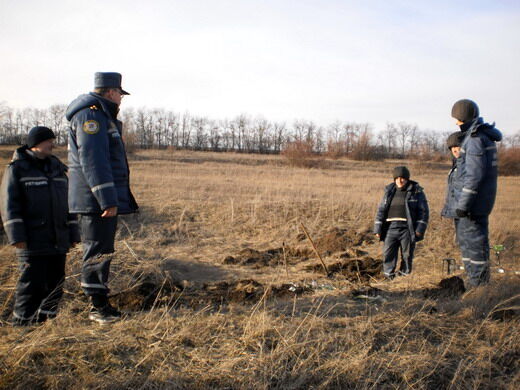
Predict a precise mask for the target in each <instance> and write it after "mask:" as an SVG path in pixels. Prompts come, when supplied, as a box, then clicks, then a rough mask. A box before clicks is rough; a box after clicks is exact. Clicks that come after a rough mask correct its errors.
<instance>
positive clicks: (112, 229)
mask: <svg viewBox="0 0 520 390" xmlns="http://www.w3.org/2000/svg"><path fill="white" fill-rule="evenodd" d="M79 224H80V229H81V240H82V243H83V267H82V272H81V287H82V288H83V291H84V292H85V294H86V295H88V296H90V297H92V298H93V300H94V299H95V298H100V297H106V296H107V294H108V292H109V289H108V286H107V283H108V276H109V273H110V263H111V261H112V255H111V254H112V253H114V240H115V236H116V229H117V217H112V218H101V216H100V215H92V214H84V215H81V216H80V220H79Z"/></svg>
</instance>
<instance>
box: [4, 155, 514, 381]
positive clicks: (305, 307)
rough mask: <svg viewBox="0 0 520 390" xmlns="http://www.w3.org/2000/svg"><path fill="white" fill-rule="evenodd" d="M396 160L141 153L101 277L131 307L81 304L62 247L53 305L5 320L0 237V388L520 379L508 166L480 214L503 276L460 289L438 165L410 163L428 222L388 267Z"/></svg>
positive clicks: (7, 293) (9, 287)
mask: <svg viewBox="0 0 520 390" xmlns="http://www.w3.org/2000/svg"><path fill="white" fill-rule="evenodd" d="M11 150H12V148H8V147H2V148H1V149H0V157H1V161H2V162H7V161H8V159H9V156H10V154H11V152H10V151H11ZM59 155H60V156H61V157H64V156H65V151H63V150H61V151H59ZM401 163H402V162H398V161H386V162H377V163H376V162H355V161H349V160H342V159H340V160H327V161H325V162H324V163H323V164H322V167H321V168H313V169H304V168H295V167H291V166H288V165H287V164H286V162H285V160H284V159H283V157H280V156H261V155H241V154H232V153H197V152H186V151H169V150H163V151H137V152H136V153H135V154H133V155H132V156H131V158H130V164H131V169H132V187H133V190H134V194H135V195H136V198H137V199H138V202H139V203H140V206H141V210H140V213H139V214H138V215H136V216H126V217H124V218H121V223H120V229H119V232H118V239H117V243H116V249H117V252H116V254H115V257H114V260H113V265H112V278H111V282H110V286H111V288H112V291H111V295H112V297H113V298H112V300H113V302H114V303H116V304H117V305H118V306H119V307H120V308H121V309H122V310H123V311H124V312H125V313H126V317H125V319H124V320H123V321H121V322H119V323H116V324H114V325H112V326H99V325H97V324H94V323H92V322H90V321H89V320H88V319H87V313H88V304H87V300H86V299H85V298H84V296H83V295H82V293H81V290H80V287H79V277H78V274H79V270H80V266H81V253H80V249H74V250H72V251H71V253H70V255H69V257H68V265H67V275H68V277H67V281H66V287H65V290H66V293H65V296H64V299H63V301H62V305H61V311H60V314H59V316H58V317H57V318H56V319H54V320H51V321H48V322H47V323H45V324H43V325H40V326H34V327H28V328H13V327H11V326H9V325H8V324H7V319H8V318H9V315H10V313H11V310H12V303H13V299H12V296H13V291H14V287H15V283H16V280H17V272H18V271H17V264H16V259H15V256H14V251H13V249H12V248H10V247H8V246H6V245H2V246H1V247H0V315H1V321H2V322H1V326H0V388H1V389H65V388H74V389H80V388H81V389H208V388H215V389H309V388H311V389H328V388H337V389H408V388H410V389H491V388H492V389H511V390H513V389H518V388H520V327H519V325H520V283H519V282H520V272H519V273H518V274H515V271H520V234H519V231H520V216H519V206H518V204H519V202H518V201H519V195H518V194H519V193H520V180H519V179H518V177H504V178H500V179H499V194H498V199H497V203H496V206H495V210H494V212H493V214H492V216H491V219H490V230H491V235H490V236H491V243H492V244H504V245H505V246H506V250H505V251H504V252H503V253H501V256H500V260H501V264H502V268H504V269H505V273H498V272H497V267H496V266H494V267H493V274H492V283H491V284H490V285H489V286H486V287H481V288H478V289H474V290H470V291H467V292H463V291H462V290H461V289H460V285H458V284H457V283H456V281H455V282H454V281H453V279H450V280H448V281H444V282H442V283H441V281H442V280H443V279H446V278H448V277H451V276H453V275H450V276H447V275H446V272H445V271H443V264H442V263H443V261H442V260H443V259H444V258H448V257H453V258H456V259H460V257H459V253H458V251H457V249H456V246H455V244H454V239H453V226H452V222H451V221H446V220H441V218H440V216H439V214H440V209H441V207H442V204H443V201H444V192H445V181H446V174H447V171H448V169H449V165H448V163H446V164H440V163H417V162H415V163H410V164H409V167H410V168H411V172H412V179H415V180H417V181H418V182H419V183H420V184H421V185H422V186H423V187H424V189H425V193H426V195H427V197H428V200H429V204H430V214H431V217H430V221H431V222H430V226H429V229H428V231H427V236H426V238H425V240H424V241H423V242H421V243H420V244H419V245H418V248H417V251H416V259H415V269H414V272H413V274H412V275H411V276H408V277H404V278H403V277H401V278H397V279H396V280H394V281H391V282H387V281H384V280H382V278H381V275H380V273H379V268H380V262H379V259H380V255H381V249H382V247H381V244H380V243H378V242H376V241H375V240H374V238H373V236H372V234H371V233H370V232H371V228H372V223H373V217H374V215H375V210H376V207H377V204H378V202H379V200H380V198H381V196H382V191H383V187H384V185H386V184H387V183H389V182H390V181H391V177H390V172H391V169H392V167H393V166H394V165H397V164H401ZM301 223H303V224H304V225H305V227H306V228H307V230H308V233H309V235H310V236H311V238H312V239H313V240H314V242H315V243H316V246H317V248H318V251H319V252H320V254H321V255H322V257H323V259H324V261H325V263H326V264H327V265H328V268H329V271H330V272H331V276H330V277H327V276H326V275H325V274H324V272H323V270H322V269H321V266H320V265H319V264H320V263H319V260H318V258H317V256H316V255H315V253H314V252H313V250H312V247H311V245H310V242H309V240H308V239H307V238H306V237H305V235H304V234H303V231H302V229H301ZM4 243H5V240H4ZM493 262H494V263H493V264H494V265H495V262H496V259H495V256H493ZM461 272H462V271H457V274H460V276H462V274H461Z"/></svg>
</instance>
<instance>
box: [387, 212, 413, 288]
mask: <svg viewBox="0 0 520 390" xmlns="http://www.w3.org/2000/svg"><path fill="white" fill-rule="evenodd" d="M399 248H401V265H400V267H399V271H400V272H401V273H403V274H409V273H410V272H412V262H413V253H414V249H415V241H412V237H411V236H410V230H409V229H408V224H407V223H406V222H391V223H390V226H389V227H388V232H387V233H386V237H385V243H384V247H383V271H384V273H385V276H387V277H390V278H392V277H394V276H395V269H396V266H397V256H398V254H399Z"/></svg>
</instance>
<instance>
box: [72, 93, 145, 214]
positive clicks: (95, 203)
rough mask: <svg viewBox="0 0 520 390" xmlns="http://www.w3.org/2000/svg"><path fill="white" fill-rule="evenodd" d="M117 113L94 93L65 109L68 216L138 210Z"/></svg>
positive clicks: (112, 105) (115, 107)
mask: <svg viewBox="0 0 520 390" xmlns="http://www.w3.org/2000/svg"><path fill="white" fill-rule="evenodd" d="M117 111H118V107H117V105H116V104H115V103H113V102H111V101H109V100H107V99H104V98H103V97H101V96H99V95H97V94H95V93H90V94H86V95H80V96H79V97H78V98H77V99H76V100H74V101H73V102H72V103H71V104H70V105H69V107H68V108H67V112H66V118H67V120H68V121H70V127H69V169H70V173H69V178H70V181H69V191H70V196H69V208H70V212H71V213H82V214H91V213H93V214H99V213H101V212H102V211H103V210H105V209H107V208H110V207H114V206H117V207H118V214H129V213H133V212H135V211H136V210H137V208H138V206H137V203H136V202H135V199H134V197H133V195H132V192H131V191H130V178H129V174H130V172H129V169H128V162H127V159H126V152H125V146H124V144H123V140H122V138H121V135H122V124H121V122H120V121H119V120H117Z"/></svg>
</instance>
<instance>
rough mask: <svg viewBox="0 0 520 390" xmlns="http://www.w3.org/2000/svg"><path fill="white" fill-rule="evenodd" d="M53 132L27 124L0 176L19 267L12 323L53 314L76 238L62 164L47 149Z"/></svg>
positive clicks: (1, 196)
mask: <svg viewBox="0 0 520 390" xmlns="http://www.w3.org/2000/svg"><path fill="white" fill-rule="evenodd" d="M54 138H55V136H54V132H53V131H52V130H51V129H49V128H47V127H43V126H37V127H34V128H32V129H31V130H30V131H29V135H28V137H27V143H26V144H25V145H24V146H22V147H20V148H18V149H17V150H16V151H15V152H14V155H13V159H12V161H11V162H10V164H9V166H8V167H7V169H6V171H5V173H4V176H3V179H2V186H1V190H0V204H1V213H2V220H3V224H4V229H5V232H6V234H7V239H8V241H9V244H11V245H13V246H14V247H15V248H16V255H17V257H18V260H19V262H20V271H21V273H20V279H19V280H18V283H17V286H16V292H15V304H14V310H13V324H14V325H28V324H31V323H34V322H43V321H45V320H47V319H48V318H53V317H55V316H56V314H57V310H58V304H59V301H60V299H61V297H62V295H63V282H64V280H65V258H66V254H67V251H68V250H69V248H70V247H71V246H74V245H75V244H76V243H78V242H79V241H80V237H79V231H78V221H77V218H76V216H75V215H73V214H70V213H69V210H68V205H67V192H68V185H67V175H66V172H67V167H66V166H65V165H64V164H63V163H62V162H61V161H60V160H59V159H58V158H57V157H55V156H53V154H52V149H53V146H54Z"/></svg>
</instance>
